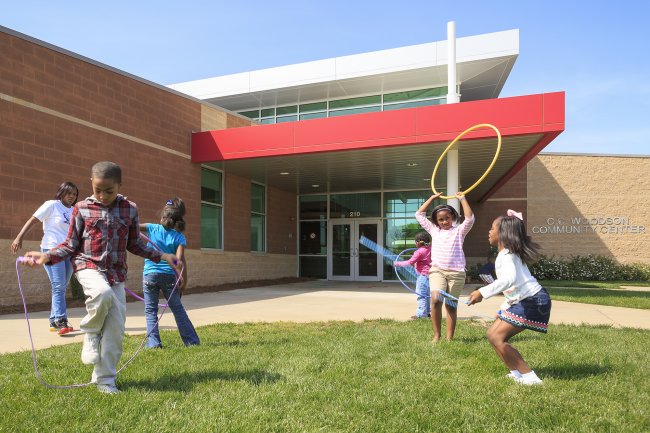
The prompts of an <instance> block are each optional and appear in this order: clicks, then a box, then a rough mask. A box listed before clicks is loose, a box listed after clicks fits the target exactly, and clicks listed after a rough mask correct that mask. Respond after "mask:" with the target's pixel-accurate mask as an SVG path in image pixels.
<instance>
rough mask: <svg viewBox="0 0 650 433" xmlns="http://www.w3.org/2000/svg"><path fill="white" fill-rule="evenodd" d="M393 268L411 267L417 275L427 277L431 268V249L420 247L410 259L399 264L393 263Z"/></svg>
mask: <svg viewBox="0 0 650 433" xmlns="http://www.w3.org/2000/svg"><path fill="white" fill-rule="evenodd" d="M393 266H400V267H405V266H413V267H414V268H415V271H416V272H417V273H418V275H429V268H430V267H431V247H430V246H427V247H420V248H418V249H417V250H416V251H415V253H413V255H412V256H411V258H410V259H408V260H404V261H401V262H393Z"/></svg>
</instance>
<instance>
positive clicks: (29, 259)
mask: <svg viewBox="0 0 650 433" xmlns="http://www.w3.org/2000/svg"><path fill="white" fill-rule="evenodd" d="M140 236H142V237H143V238H144V239H145V240H146V241H147V242H149V243H150V244H151V245H153V246H154V247H155V248H156V249H157V250H158V251H161V250H160V248H158V246H157V245H156V244H154V243H153V242H151V240H150V239H149V238H147V237H146V236H145V235H143V234H140ZM29 262H31V263H32V264H34V263H35V260H34V258H33V257H25V256H20V257H18V258H17V259H16V275H17V277H18V290H19V291H20V297H21V298H22V300H23V309H24V311H25V321H26V322H27V333H28V335H29V343H30V345H31V347H32V363H33V364H34V372H35V373H36V377H37V378H38V381H39V382H41V384H42V385H43V386H45V387H46V388H51V389H70V388H83V387H85V386H89V385H94V384H93V383H92V382H88V383H75V384H72V385H52V384H50V383H47V382H46V381H45V379H43V376H41V372H40V371H39V369H38V362H37V361H36V349H35V348H34V338H33V337H32V328H31V326H30V324H29V316H28V314H27V302H26V301H25V295H24V293H23V287H22V284H21V281H20V270H19V268H18V265H19V264H21V263H29ZM177 264H178V260H175V261H174V265H177ZM182 273H183V268H182V267H181V272H180V273H178V274H177V275H176V282H175V283H174V287H173V288H172V291H171V293H170V294H169V298H171V297H172V296H173V294H174V292H175V291H176V289H177V288H178V284H179V283H180V280H181V275H182ZM124 289H125V290H126V291H127V292H129V293H131V294H132V295H135V294H134V293H133V292H131V291H130V290H128V289H127V288H126V287H125V288H124ZM135 297H136V298H138V299H140V300H142V298H141V297H140V296H137V295H135ZM159 305H160V306H161V307H162V311H161V312H160V316H158V320H156V324H155V325H154V327H153V328H152V330H151V331H150V332H148V333H147V334H146V335H145V337H144V338H143V339H142V342H141V343H140V346H138V349H137V350H136V351H135V353H134V354H133V355H132V356H131V358H129V359H128V361H126V362H125V363H124V364H122V366H121V367H120V368H119V369H118V370H117V372H116V374H119V373H120V372H121V371H122V370H124V369H125V368H126V367H127V365H129V364H130V363H131V362H133V360H134V359H135V357H136V356H138V353H140V351H141V350H142V348H143V347H144V345H145V343H146V342H147V339H148V338H149V335H150V334H151V332H153V330H154V329H156V327H157V326H158V323H160V320H161V319H162V317H163V314H165V311H166V310H167V306H168V304H162V305H161V304H159Z"/></svg>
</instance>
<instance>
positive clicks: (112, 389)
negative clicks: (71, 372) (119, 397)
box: [97, 384, 121, 394]
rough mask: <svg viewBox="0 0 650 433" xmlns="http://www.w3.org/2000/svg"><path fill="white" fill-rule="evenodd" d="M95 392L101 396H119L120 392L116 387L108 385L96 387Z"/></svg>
mask: <svg viewBox="0 0 650 433" xmlns="http://www.w3.org/2000/svg"><path fill="white" fill-rule="evenodd" d="M97 391H99V392H101V393H102V394H119V393H120V392H121V391H120V390H119V389H117V386H115V385H108V384H102V385H97Z"/></svg>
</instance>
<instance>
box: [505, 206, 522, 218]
mask: <svg viewBox="0 0 650 433" xmlns="http://www.w3.org/2000/svg"><path fill="white" fill-rule="evenodd" d="M506 214H507V215H508V216H513V217H517V218H519V219H520V220H522V221H523V220H524V216H523V215H522V213H521V212H515V211H513V210H512V209H508V212H507V213H506Z"/></svg>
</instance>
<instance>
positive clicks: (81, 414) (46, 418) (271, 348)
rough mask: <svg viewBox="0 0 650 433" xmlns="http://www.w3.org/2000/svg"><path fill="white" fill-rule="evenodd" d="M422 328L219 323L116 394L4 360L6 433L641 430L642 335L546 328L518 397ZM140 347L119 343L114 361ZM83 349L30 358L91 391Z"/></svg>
mask: <svg viewBox="0 0 650 433" xmlns="http://www.w3.org/2000/svg"><path fill="white" fill-rule="evenodd" d="M430 326H431V325H430V323H429V322H427V321H410V322H394V321H387V320H377V321H367V322H363V323H352V322H327V323H314V324H292V323H273V324H242V325H235V324H225V325H213V326H209V327H203V328H199V330H198V332H199V335H200V337H201V339H202V341H203V345H202V346H200V347H193V348H184V347H182V345H181V344H180V338H179V336H178V334H177V332H175V331H166V332H163V333H162V337H163V342H164V344H166V347H165V349H162V350H153V351H151V350H149V351H145V352H144V353H142V354H141V355H140V356H139V357H138V358H137V359H136V361H135V362H134V363H133V364H131V365H130V366H129V367H128V368H127V369H126V370H125V371H124V372H123V373H122V374H121V375H120V376H119V377H118V386H119V387H120V388H121V389H122V390H123V392H122V393H120V394H118V395H114V396H109V395H103V394H99V393H98V392H97V390H96V389H94V388H83V389H73V390H51V389H46V388H45V387H43V386H42V385H40V384H39V383H38V381H37V379H36V377H35V375H34V372H33V369H32V363H31V357H30V354H29V353H27V352H23V353H18V354H9V355H2V356H0V403H1V405H0V414H2V416H1V417H0V431H2V432H17V431H26V432H37V431H42V432H77V431H81V432H86V431H87V432H93V433H94V432H158V431H161V432H213V431H219V432H221V431H223V432H258V431H263V432H433V431H436V432H455V431H461V432H497V431H499V432H600V431H602V432H641V431H650V419H649V416H648V407H649V406H650V385H649V384H650V382H649V381H648V375H649V374H650V371H649V370H650V355H649V354H648V353H649V352H648V347H650V331H643V330H635V329H612V328H607V327H587V326H565V325H561V326H554V325H551V326H550V332H549V334H548V335H542V334H538V333H535V332H531V331H527V332H524V333H522V334H520V335H519V336H517V337H515V339H514V340H513V343H514V345H515V346H516V347H517V348H518V349H519V350H520V351H521V353H522V354H523V355H524V357H525V358H526V359H527V360H528V361H529V362H530V364H531V365H532V366H533V367H534V369H535V370H536V371H537V373H538V374H539V376H540V377H542V378H543V379H544V385H542V386H538V387H524V386H521V385H517V384H515V383H514V382H512V381H510V380H509V379H507V378H505V374H506V373H507V370H506V369H505V367H504V366H503V365H502V364H501V362H500V361H499V360H498V358H497V356H496V354H495V353H494V352H493V351H492V349H491V348H490V346H489V344H488V343H487V341H486V339H485V335H484V334H485V327H484V326H483V325H481V324H479V323H476V322H468V321H463V322H460V323H459V326H458V329H457V331H458V333H457V339H456V340H455V341H453V342H450V343H447V342H442V343H439V344H437V345H435V346H434V345H432V344H431V342H430V340H431V336H432V333H431V328H430ZM140 338H141V337H127V338H126V340H125V350H124V355H123V360H125V359H127V358H128V357H129V356H130V355H131V354H132V353H133V351H134V350H135V349H136V347H137V345H138V344H139V342H140ZM79 353H80V344H74V345H67V346H60V347H55V348H51V349H47V350H42V351H39V352H38V360H39V365H40V367H41V370H42V373H43V375H44V377H45V379H46V380H47V381H49V382H51V383H54V384H69V383H74V382H84V381H88V380H89V378H90V372H91V369H90V367H88V366H84V365H82V364H81V362H80V361H79Z"/></svg>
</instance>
